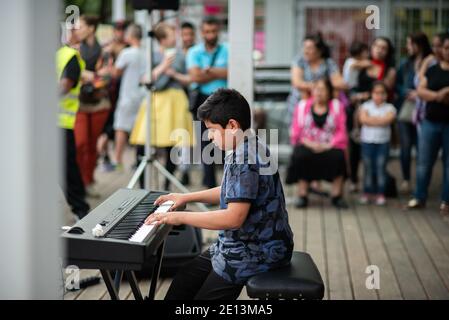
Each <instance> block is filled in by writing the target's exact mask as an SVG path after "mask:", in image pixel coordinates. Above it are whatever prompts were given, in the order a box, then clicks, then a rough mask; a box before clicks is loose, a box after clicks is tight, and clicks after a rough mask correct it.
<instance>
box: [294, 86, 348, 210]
mask: <svg viewBox="0 0 449 320" xmlns="http://www.w3.org/2000/svg"><path fill="white" fill-rule="evenodd" d="M290 139H291V143H292V145H293V146H294V151H293V154H292V158H291V163H290V165H289V168H288V172H287V183H289V184H292V183H296V182H298V181H299V184H298V191H299V198H298V201H297V203H296V207H298V208H305V207H306V206H307V204H308V197H307V195H308V188H309V183H310V182H311V181H315V180H326V181H330V182H332V204H333V205H334V206H336V207H337V208H342V209H343V208H347V204H346V202H345V201H344V200H343V198H342V194H343V183H344V179H345V176H346V161H345V152H346V148H347V145H348V137H347V134H346V113H345V110H344V107H343V105H342V104H341V103H340V102H339V101H338V100H337V99H333V88H332V84H331V82H330V81H329V79H320V80H318V81H317V82H316V83H315V86H314V88H313V90H312V97H311V98H310V99H307V100H301V101H300V102H299V103H298V105H297V106H296V109H295V111H294V113H293V119H292V126H291V135H290Z"/></svg>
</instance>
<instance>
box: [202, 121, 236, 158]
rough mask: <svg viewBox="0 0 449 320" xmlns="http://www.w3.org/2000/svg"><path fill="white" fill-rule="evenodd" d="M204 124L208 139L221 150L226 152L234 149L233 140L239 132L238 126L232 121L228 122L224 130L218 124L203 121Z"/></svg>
mask: <svg viewBox="0 0 449 320" xmlns="http://www.w3.org/2000/svg"><path fill="white" fill-rule="evenodd" d="M204 124H205V125H206V128H207V129H208V138H209V139H210V140H212V142H213V143H214V144H215V145H216V146H217V147H218V148H220V149H221V150H224V151H228V150H232V149H233V148H234V147H235V138H236V136H237V133H238V132H239V131H241V129H240V125H239V123H238V122H237V121H235V120H234V119H231V120H229V122H228V124H227V125H226V128H223V127H222V126H221V125H220V124H218V123H212V122H210V121H209V120H205V121H204Z"/></svg>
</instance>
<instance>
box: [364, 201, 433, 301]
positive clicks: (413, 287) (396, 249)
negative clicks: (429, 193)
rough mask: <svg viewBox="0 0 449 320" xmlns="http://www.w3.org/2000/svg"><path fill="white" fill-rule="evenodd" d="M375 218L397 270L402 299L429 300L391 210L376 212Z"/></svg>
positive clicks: (396, 212) (397, 212) (394, 267)
mask: <svg viewBox="0 0 449 320" xmlns="http://www.w3.org/2000/svg"><path fill="white" fill-rule="evenodd" d="M389 205H391V204H389ZM393 214H400V212H399V211H397V210H395V212H393ZM373 217H374V220H375V221H376V224H377V226H378V228H379V231H380V233H381V236H382V239H383V242H384V244H385V247H386V249H387V252H388V255H389V257H390V260H391V263H392V265H393V269H394V270H395V274H396V277H397V280H398V285H399V288H400V290H401V294H402V297H403V298H404V299H406V300H410V299H427V295H426V293H425V290H424V288H423V286H422V283H421V280H420V278H419V277H418V274H417V273H416V270H415V268H414V266H413V264H412V261H411V259H410V257H409V255H408V253H407V251H406V248H405V246H404V243H403V242H402V239H401V237H400V236H399V233H398V232H397V229H396V226H395V225H394V224H393V221H392V219H391V215H390V212H389V210H388V209H387V208H386V209H385V210H376V211H375V214H373ZM381 279H382V278H381ZM381 283H382V280H381ZM381 285H382V284H381Z"/></svg>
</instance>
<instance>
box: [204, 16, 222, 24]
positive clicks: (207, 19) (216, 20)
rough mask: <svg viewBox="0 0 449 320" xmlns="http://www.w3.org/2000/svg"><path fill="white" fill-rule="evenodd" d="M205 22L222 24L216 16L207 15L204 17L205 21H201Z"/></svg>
mask: <svg viewBox="0 0 449 320" xmlns="http://www.w3.org/2000/svg"><path fill="white" fill-rule="evenodd" d="M204 24H212V25H216V26H220V21H218V19H217V18H215V17H205V18H204V19H203V21H202V22H201V25H204Z"/></svg>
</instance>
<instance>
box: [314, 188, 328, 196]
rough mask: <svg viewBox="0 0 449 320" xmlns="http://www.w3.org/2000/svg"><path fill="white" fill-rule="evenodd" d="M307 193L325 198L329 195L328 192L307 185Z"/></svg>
mask: <svg viewBox="0 0 449 320" xmlns="http://www.w3.org/2000/svg"><path fill="white" fill-rule="evenodd" d="M309 193H313V194H316V195H317V196H320V197H323V198H327V197H329V192H327V191H322V190H318V189H315V188H314V187H309Z"/></svg>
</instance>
